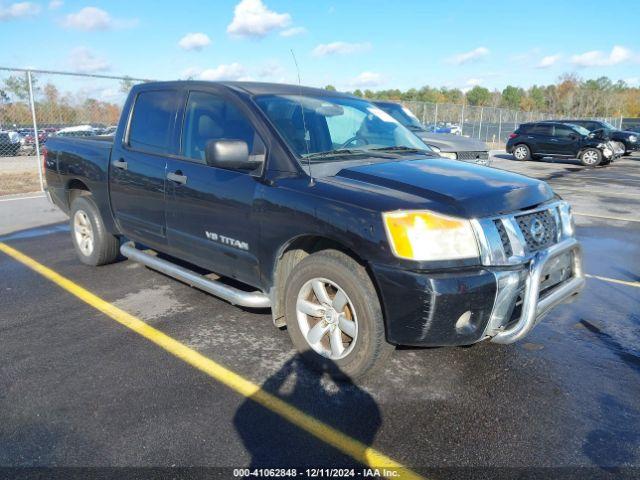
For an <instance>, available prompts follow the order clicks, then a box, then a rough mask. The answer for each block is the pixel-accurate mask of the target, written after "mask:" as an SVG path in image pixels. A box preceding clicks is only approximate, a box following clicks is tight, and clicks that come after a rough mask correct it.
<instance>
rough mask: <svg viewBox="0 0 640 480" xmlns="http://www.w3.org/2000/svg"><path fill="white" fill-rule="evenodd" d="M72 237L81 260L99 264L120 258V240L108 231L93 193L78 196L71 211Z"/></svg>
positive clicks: (94, 264) (93, 264) (88, 263)
mask: <svg viewBox="0 0 640 480" xmlns="http://www.w3.org/2000/svg"><path fill="white" fill-rule="evenodd" d="M70 216H71V219H70V224H71V238H72V239H73V245H74V247H75V249H76V253H77V254H78V258H80V261H81V262H82V263H84V264H86V265H92V266H98V265H105V264H107V263H113V262H114V261H115V260H116V258H118V251H119V247H120V242H119V240H118V238H117V237H115V236H114V235H111V234H110V233H109V232H107V230H106V228H105V226H104V222H103V221H102V217H101V216H100V212H99V211H98V207H97V206H96V204H95V203H94V201H93V199H92V198H91V195H81V196H78V197H76V198H75V199H74V200H73V202H72V203H71V211H70Z"/></svg>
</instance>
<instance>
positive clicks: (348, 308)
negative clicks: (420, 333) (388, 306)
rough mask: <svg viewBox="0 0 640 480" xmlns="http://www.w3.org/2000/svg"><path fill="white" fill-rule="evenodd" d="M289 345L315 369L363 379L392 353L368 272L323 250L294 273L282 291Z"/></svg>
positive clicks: (355, 263)
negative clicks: (289, 338) (293, 346)
mask: <svg viewBox="0 0 640 480" xmlns="http://www.w3.org/2000/svg"><path fill="white" fill-rule="evenodd" d="M285 299H286V300H285V305H286V306H285V313H286V319H287V330H288V332H289V335H290V337H291V341H292V342H293V344H294V345H295V347H296V348H297V349H298V351H299V352H300V354H301V355H302V357H303V358H304V359H305V360H306V361H307V362H308V363H309V364H310V365H311V366H312V367H314V368H315V369H317V370H320V371H326V372H328V373H330V374H331V375H332V376H333V377H335V378H342V379H344V378H351V379H355V378H361V377H363V376H364V375H366V374H369V373H371V372H373V371H375V370H376V369H377V368H379V367H381V366H382V365H383V364H384V362H385V361H386V360H387V358H388V357H389V355H390V354H391V352H392V351H393V349H394V347H393V345H391V344H389V343H387V341H386V339H385V329H384V321H383V318H382V308H381V306H380V302H379V300H378V294H377V292H376V290H375V287H374V286H373V283H372V282H371V279H370V278H369V275H368V274H367V272H366V270H365V269H364V268H363V267H362V266H361V265H360V264H359V263H357V262H356V261H355V260H353V259H352V258H351V257H349V256H348V255H346V254H344V253H342V252H339V251H336V250H325V251H322V252H318V253H314V254H312V255H309V256H307V257H306V258H305V259H304V260H302V261H300V263H298V264H297V265H296V267H295V268H294V270H293V272H292V273H291V275H290V276H289V279H288V280H287V285H286V289H285Z"/></svg>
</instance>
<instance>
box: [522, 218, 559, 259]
mask: <svg viewBox="0 0 640 480" xmlns="http://www.w3.org/2000/svg"><path fill="white" fill-rule="evenodd" d="M516 221H517V223H518V227H520V231H521V232H522V236H523V237H524V240H525V242H526V251H527V252H528V253H531V252H537V251H538V250H542V249H544V248H547V247H549V246H551V245H552V244H554V243H556V241H557V238H558V225H557V224H556V220H555V218H554V216H553V214H552V213H551V211H550V210H542V211H539V212H535V213H529V214H527V215H520V216H516Z"/></svg>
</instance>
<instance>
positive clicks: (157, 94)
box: [128, 90, 177, 154]
mask: <svg viewBox="0 0 640 480" xmlns="http://www.w3.org/2000/svg"><path fill="white" fill-rule="evenodd" d="M176 106H177V92H176V91H174V90H154V91H150V92H141V93H139V94H138V96H137V98H136V103H135V105H134V107H133V115H132V117H131V124H130V125H129V142H128V144H129V146H130V147H131V148H133V149H135V150H142V151H145V152H150V153H162V154H164V153H168V152H169V147H170V143H171V128H172V126H173V122H174V119H175V115H176Z"/></svg>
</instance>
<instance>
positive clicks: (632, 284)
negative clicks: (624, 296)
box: [585, 273, 640, 288]
mask: <svg viewBox="0 0 640 480" xmlns="http://www.w3.org/2000/svg"><path fill="white" fill-rule="evenodd" d="M585 277H587V278H595V279H597V280H602V281H603V282H610V283H617V284H619V285H626V286H627V287H636V288H640V282H628V281H626V280H618V279H617V278H609V277H601V276H599V275H589V274H588V273H587V274H585Z"/></svg>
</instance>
